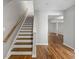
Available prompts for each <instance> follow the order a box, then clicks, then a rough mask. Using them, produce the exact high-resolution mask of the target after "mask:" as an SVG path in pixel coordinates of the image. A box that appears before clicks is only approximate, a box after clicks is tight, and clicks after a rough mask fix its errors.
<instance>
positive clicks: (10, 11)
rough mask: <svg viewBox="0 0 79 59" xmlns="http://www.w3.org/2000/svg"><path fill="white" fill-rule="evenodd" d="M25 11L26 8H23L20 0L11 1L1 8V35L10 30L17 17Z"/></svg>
mask: <svg viewBox="0 0 79 59" xmlns="http://www.w3.org/2000/svg"><path fill="white" fill-rule="evenodd" d="M24 13H26V9H23V7H22V4H21V2H20V1H12V2H10V3H9V4H7V5H6V6H4V9H3V28H4V32H3V35H4V37H3V38H5V37H6V35H7V34H8V33H9V32H10V30H11V28H12V27H13V26H14V25H15V24H16V22H17V21H18V19H19V18H20V17H21V16H22V15H23V14H24Z"/></svg>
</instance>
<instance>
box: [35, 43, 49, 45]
mask: <svg viewBox="0 0 79 59" xmlns="http://www.w3.org/2000/svg"><path fill="white" fill-rule="evenodd" d="M36 45H48V43H36Z"/></svg>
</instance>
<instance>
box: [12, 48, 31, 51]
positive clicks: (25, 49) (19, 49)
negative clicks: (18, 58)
mask: <svg viewBox="0 0 79 59" xmlns="http://www.w3.org/2000/svg"><path fill="white" fill-rule="evenodd" d="M11 51H32V48H13V49H12V50H11Z"/></svg>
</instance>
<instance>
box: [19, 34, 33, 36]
mask: <svg viewBox="0 0 79 59" xmlns="http://www.w3.org/2000/svg"><path fill="white" fill-rule="evenodd" d="M18 35H19V36H33V34H18Z"/></svg>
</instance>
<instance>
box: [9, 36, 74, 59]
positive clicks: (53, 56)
mask: <svg viewBox="0 0 79 59" xmlns="http://www.w3.org/2000/svg"><path fill="white" fill-rule="evenodd" d="M56 37H57V36H51V35H49V40H48V46H46V45H42V46H41V45H39V46H37V57H36V58H32V57H31V56H11V57H10V59H75V53H74V50H72V49H71V48H69V47H67V46H65V45H63V44H62V42H63V40H62V41H61V40H60V39H58V38H56Z"/></svg>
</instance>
